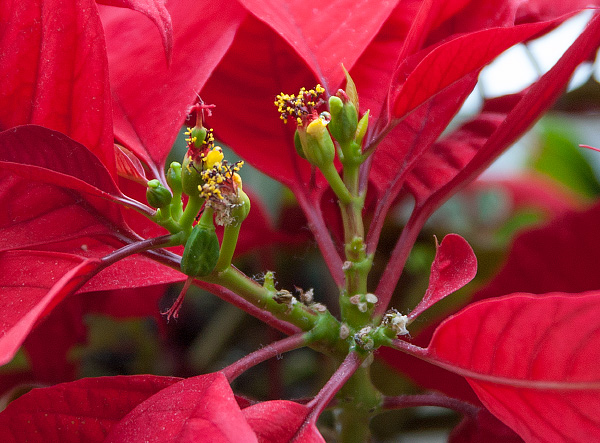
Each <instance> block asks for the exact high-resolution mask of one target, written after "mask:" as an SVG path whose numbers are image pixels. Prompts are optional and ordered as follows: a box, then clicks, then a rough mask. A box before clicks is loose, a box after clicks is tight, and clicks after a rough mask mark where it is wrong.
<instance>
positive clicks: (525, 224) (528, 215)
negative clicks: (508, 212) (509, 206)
mask: <svg viewBox="0 0 600 443" xmlns="http://www.w3.org/2000/svg"><path fill="white" fill-rule="evenodd" d="M544 220H546V217H545V216H544V214H542V213H541V212H540V211H538V210H535V209H524V210H521V211H517V212H515V213H514V214H513V215H512V216H511V217H510V218H509V219H508V220H507V221H506V222H505V223H504V224H503V225H502V227H501V228H500V229H498V231H496V234H495V238H496V240H497V241H498V242H499V243H500V244H501V245H507V246H508V245H509V244H510V242H511V240H512V239H513V238H514V236H515V234H516V233H517V232H518V231H520V230H522V229H526V228H529V227H533V226H535V225H538V224H540V223H541V222H543V221H544Z"/></svg>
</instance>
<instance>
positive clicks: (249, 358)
mask: <svg viewBox="0 0 600 443" xmlns="http://www.w3.org/2000/svg"><path fill="white" fill-rule="evenodd" d="M305 344H306V334H305V333H300V334H296V335H292V336H291V337H287V338H284V339H283V340H279V341H276V342H275V343H271V344H270V345H267V346H265V347H264V348H261V349H259V350H258V351H254V352H253V353H251V354H248V355H246V356H245V357H243V358H241V359H239V360H238V361H236V362H235V363H233V364H231V365H229V366H227V367H226V368H224V369H222V370H221V372H222V373H223V375H225V377H227V381H229V383H231V382H232V381H233V380H235V379H236V378H237V377H239V376H240V375H241V374H242V373H244V372H245V371H247V370H248V369H250V368H251V367H253V366H256V365H257V364H259V363H262V362H263V361H265V360H268V359H270V358H273V357H275V356H278V355H280V354H282V353H284V352H288V351H291V350H293V349H297V348H300V347H302V346H304V345H305Z"/></svg>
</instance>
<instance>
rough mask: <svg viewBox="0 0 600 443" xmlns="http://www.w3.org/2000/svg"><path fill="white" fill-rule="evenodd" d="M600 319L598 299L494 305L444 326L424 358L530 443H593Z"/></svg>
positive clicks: (519, 298)
mask: <svg viewBox="0 0 600 443" xmlns="http://www.w3.org/2000/svg"><path fill="white" fill-rule="evenodd" d="M599 314H600V297H599V294H598V292H597V291H596V292H591V293H587V294H582V295H576V296H573V295H567V294H561V293H554V294H553V293H550V294H545V296H544V297H536V296H532V295H526V294H515V295H512V296H507V297H502V298H497V299H490V300H486V301H482V302H479V303H476V304H474V305H472V306H470V307H468V308H466V309H465V310H463V311H461V312H460V313H459V314H457V315H455V316H453V317H450V318H449V319H448V320H446V321H445V322H444V323H442V324H441V325H440V327H439V328H438V329H437V330H436V332H435V334H434V336H433V339H432V341H431V343H430V345H429V346H428V348H427V354H426V355H427V357H428V358H430V359H432V360H434V361H435V362H437V363H438V364H441V365H442V366H444V367H446V368H447V369H450V370H452V371H454V372H456V373H458V374H460V375H462V376H464V377H465V378H466V379H467V381H468V382H469V384H470V385H471V386H472V387H473V389H474V390H475V392H476V393H477V395H478V397H479V398H480V399H481V401H482V402H483V404H484V405H485V406H486V407H487V408H488V409H489V410H490V411H491V412H492V413H493V414H494V415H495V416H496V417H498V418H500V420H502V421H503V422H504V423H506V424H507V425H508V426H510V427H511V428H512V429H513V430H515V431H516V432H517V433H518V434H519V435H521V437H523V438H524V439H525V440H526V441H534V440H537V441H557V440H565V439H574V440H576V441H589V440H595V439H597V438H598V437H599V436H600V412H599V411H600V408H599V407H598V406H599V403H598V391H600V374H599V369H598V365H597V364H596V362H597V361H598V358H599V357H600V356H599V355H598V352H599V350H600V347H598V340H599V339H600V334H599V331H600V325H599V324H598V322H597V321H596V319H597V318H598V315H599ZM574 344H575V345H574ZM559 423H560V425H559Z"/></svg>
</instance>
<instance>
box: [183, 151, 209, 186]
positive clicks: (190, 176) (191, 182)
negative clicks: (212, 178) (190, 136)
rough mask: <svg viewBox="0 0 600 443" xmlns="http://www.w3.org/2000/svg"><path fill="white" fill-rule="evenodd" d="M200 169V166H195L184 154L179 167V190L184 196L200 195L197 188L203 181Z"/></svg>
mask: <svg viewBox="0 0 600 443" xmlns="http://www.w3.org/2000/svg"><path fill="white" fill-rule="evenodd" d="M201 167H202V166H201V165H198V166H195V165H194V161H193V160H192V159H191V157H190V156H189V155H187V154H186V156H185V157H184V159H183V165H182V166H181V189H182V190H183V192H184V194H186V195H195V196H197V195H199V194H200V191H199V190H198V186H202V185H203V184H204V180H202V176H201V175H200V171H201Z"/></svg>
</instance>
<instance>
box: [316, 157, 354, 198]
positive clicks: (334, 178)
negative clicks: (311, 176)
mask: <svg viewBox="0 0 600 443" xmlns="http://www.w3.org/2000/svg"><path fill="white" fill-rule="evenodd" d="M319 169H320V171H321V173H323V176H324V177H325V179H326V180H327V182H328V183H329V186H331V189H332V190H333V192H334V193H335V195H336V196H337V198H338V199H339V200H340V203H342V204H346V205H347V204H350V203H351V202H352V195H351V194H350V192H349V191H348V188H346V185H345V184H344V181H343V180H342V178H341V177H340V174H338V172H337V169H335V165H334V164H333V163H327V164H326V165H324V166H322V167H319Z"/></svg>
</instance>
